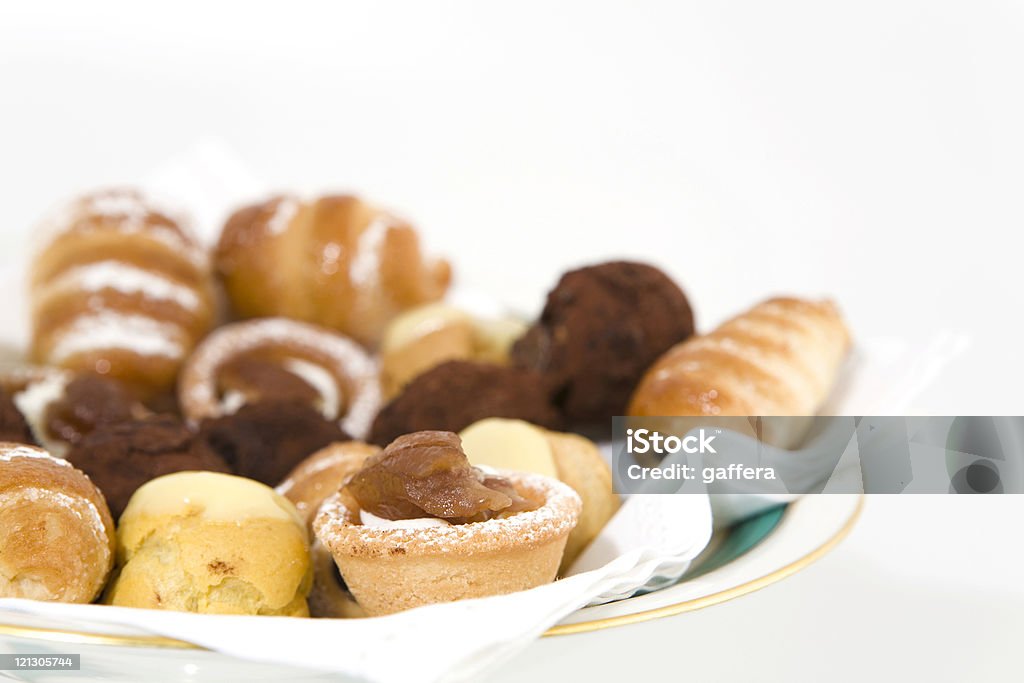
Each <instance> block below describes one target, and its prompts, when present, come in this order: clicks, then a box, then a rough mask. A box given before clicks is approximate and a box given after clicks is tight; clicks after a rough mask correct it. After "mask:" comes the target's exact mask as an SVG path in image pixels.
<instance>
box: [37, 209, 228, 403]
mask: <svg viewBox="0 0 1024 683" xmlns="http://www.w3.org/2000/svg"><path fill="white" fill-rule="evenodd" d="M31 294H32V344H31V347H32V348H31V355H32V358H33V360H34V361H35V362H38V363H43V364H48V365H57V366H61V367H64V368H68V369H71V370H77V371H82V370H87V371H91V372H96V373H98V374H101V375H109V376H111V377H115V378H117V379H120V380H123V381H124V382H126V383H127V384H129V385H132V386H133V388H135V389H137V390H139V391H140V392H141V393H142V394H146V395H150V394H154V393H159V392H163V391H166V390H168V389H170V388H171V387H172V386H173V385H174V382H175V379H176V377H177V372H178V368H179V366H180V365H181V361H182V359H184V357H185V356H186V355H187V354H188V352H189V351H190V350H191V348H192V347H193V346H194V345H195V343H196V341H197V340H198V339H199V338H200V337H201V336H203V335H204V334H205V333H206V332H207V331H208V330H209V329H210V327H211V325H212V324H213V319H214V312H215V304H214V296H213V289H212V279H211V273H210V269H209V267H208V260H207V257H206V254H205V252H204V251H203V249H201V248H200V246H199V245H198V244H197V243H196V241H195V240H194V239H193V238H192V236H191V235H190V234H189V232H187V231H186V229H185V228H184V227H183V226H182V225H181V224H180V223H179V222H177V221H176V220H174V219H173V218H171V217H170V216H168V215H166V214H165V213H162V212H161V211H159V210H158V209H156V208H154V207H153V206H152V205H150V204H149V203H147V201H146V200H145V199H144V198H143V197H142V195H141V194H140V193H138V192H136V191H133V190H108V191H103V192H97V193H95V194H91V195H87V196H85V197H82V198H80V199H78V200H75V201H73V202H71V203H70V204H69V205H67V206H66V207H64V208H63V209H62V210H61V211H60V212H58V213H57V214H56V215H55V216H54V217H52V218H51V220H50V221H49V222H48V225H47V226H45V228H44V230H43V231H42V233H41V237H40V249H39V250H38V252H37V254H36V256H35V258H34V260H33V263H32V275H31Z"/></svg>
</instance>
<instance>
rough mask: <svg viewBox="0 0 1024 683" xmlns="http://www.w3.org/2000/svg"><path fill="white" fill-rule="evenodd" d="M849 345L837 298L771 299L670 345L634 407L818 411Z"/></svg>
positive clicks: (663, 411)
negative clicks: (836, 302)
mask: <svg viewBox="0 0 1024 683" xmlns="http://www.w3.org/2000/svg"><path fill="white" fill-rule="evenodd" d="M849 347H850V334H849V332H848V330H847V328H846V325H845V324H844V323H843V320H842V318H841V317H840V314H839V311H838V309H837V308H836V307H835V305H834V304H833V303H832V302H830V301H808V300H801V299H790V298H779V299H770V300H768V301H765V302H763V303H761V304H758V305H757V306H755V307H754V308H753V309H751V310H750V311H747V312H746V313H743V314H742V315H739V316H737V317H735V318H733V319H732V320H729V321H728V322H726V323H725V324H723V325H722V326H720V327H719V328H718V329H716V330H715V331H713V332H711V333H710V334H707V335H704V336H700V337H693V338H691V339H689V340H687V341H685V342H683V343H681V344H678V345H676V346H674V347H673V348H672V349H670V350H669V351H668V352H667V353H665V354H664V355H663V356H662V357H661V358H660V359H658V361H657V362H656V363H655V364H654V365H653V366H651V368H650V369H648V371H647V373H646V374H645V375H644V377H643V379H642V380H641V382H640V384H639V386H637V388H636V391H635V392H634V394H633V398H632V400H631V401H630V405H629V414H630V415H635V416H659V415H681V416H688V415H709V416H710V415H723V416H731V415H735V416H761V415H763V416H769V415H794V416H804V415H814V414H815V413H817V411H818V409H819V408H820V407H821V405H822V404H823V403H824V401H825V399H826V398H827V397H828V395H829V393H830V392H831V391H832V386H833V384H834V383H835V381H836V378H837V376H838V374H839V371H840V368H841V366H842V364H843V361H844V359H845V358H846V355H847V352H848V351H849Z"/></svg>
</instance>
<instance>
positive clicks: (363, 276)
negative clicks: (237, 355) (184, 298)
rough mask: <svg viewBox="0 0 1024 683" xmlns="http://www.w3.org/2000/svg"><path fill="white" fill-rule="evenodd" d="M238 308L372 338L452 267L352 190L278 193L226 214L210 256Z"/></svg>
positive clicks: (423, 299) (440, 289)
mask: <svg viewBox="0 0 1024 683" xmlns="http://www.w3.org/2000/svg"><path fill="white" fill-rule="evenodd" d="M214 259H215V262H216V268H217V272H218V273H219V274H220V277H221V279H222V280H223V282H224V286H225V288H226V290H227V293H228V297H229V298H230V300H231V304H232V306H233V308H234V310H235V312H236V313H237V314H238V315H239V316H240V317H243V318H257V317H263V316H285V317H287V318H294V319H296V320H304V321H307V322H312V323H317V324H319V325H323V326H324V327H329V328H332V329H335V330H338V331H340V332H343V333H345V334H347V335H349V336H351V337H353V338H354V339H356V340H358V341H359V342H360V343H362V344H365V345H368V346H373V345H376V343H377V342H378V341H379V340H380V336H381V334H382V333H383V332H384V327H385V326H386V325H387V324H388V322H389V321H390V320H391V319H392V318H393V317H394V316H395V315H397V314H398V313H400V312H402V311H404V310H406V309H408V308H412V307H414V306H419V305H420V304H424V303H427V302H430V301H437V300H438V299H440V298H441V297H442V296H444V293H445V291H446V290H447V289H448V284H449V281H450V280H451V269H450V268H449V266H448V263H447V262H446V261H443V260H432V259H428V258H426V257H425V256H424V255H423V253H422V251H421V249H420V242H419V237H418V236H417V235H416V231H415V230H414V229H413V228H412V226H410V225H409V224H408V223H406V222H405V221H403V220H401V219H398V218H395V217H394V216H392V215H390V214H388V213H387V212H385V211H382V210H381V209H379V208H377V207H374V206H372V205H370V204H368V203H366V202H364V201H362V200H360V199H358V198H356V197H349V196H324V197H320V198H319V199H315V200H312V201H302V200H299V199H298V198H296V197H293V196H280V197H274V198H272V199H269V200H267V201H265V202H262V203H260V204H254V205H252V206H247V207H245V208H243V209H240V210H239V211H237V212H236V213H235V214H234V215H232V216H231V217H230V218H229V219H228V222H227V224H226V225H225V226H224V230H223V232H222V233H221V237H220V242H219V243H218V245H217V249H216V252H215V256H214Z"/></svg>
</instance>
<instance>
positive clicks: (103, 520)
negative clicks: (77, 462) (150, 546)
mask: <svg viewBox="0 0 1024 683" xmlns="http://www.w3.org/2000/svg"><path fill="white" fill-rule="evenodd" d="M113 564H114V520H113V519H112V518H111V516H110V510H109V509H108V508H107V503H106V501H105V500H104V499H103V494H102V493H100V491H99V489H97V488H96V486H94V485H93V483H92V482H91V481H89V477H87V476H86V475H85V474H83V473H82V472H80V471H78V470H76V469H75V468H74V467H72V466H71V464H70V463H68V462H67V461H66V460H60V459H59V458H54V457H53V456H51V455H50V454H49V453H47V452H46V451H44V450H42V449H39V448H33V447H30V446H23V445H18V444H10V443H0V598H29V599H32V600H47V601H55V602H79V603H87V602H92V601H93V600H94V599H96V597H97V596H99V594H100V591H101V590H103V586H104V584H106V582H107V576H108V575H109V574H110V570H111V567H112V566H113Z"/></svg>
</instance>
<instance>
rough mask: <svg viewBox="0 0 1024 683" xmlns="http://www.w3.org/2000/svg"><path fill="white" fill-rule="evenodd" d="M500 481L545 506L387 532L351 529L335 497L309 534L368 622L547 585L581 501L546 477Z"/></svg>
mask: <svg viewBox="0 0 1024 683" xmlns="http://www.w3.org/2000/svg"><path fill="white" fill-rule="evenodd" d="M498 474H499V475H500V476H502V477H504V478H506V479H508V480H509V481H510V482H511V483H512V485H513V486H514V487H515V489H516V491H518V492H519V493H520V494H521V495H523V496H524V497H527V498H530V499H532V500H537V501H543V504H542V505H541V506H540V507H539V508H537V509H535V510H531V511H528V512H520V513H516V514H514V515H511V516H509V517H505V518H496V519H491V520H488V521H485V522H475V523H471V524H454V525H449V526H433V527H427V528H414V529H413V528H392V527H387V528H385V527H371V526H364V525H362V524H359V523H356V520H355V519H354V518H353V514H352V513H351V512H350V511H349V510H348V509H347V508H346V507H345V504H344V503H343V502H342V500H341V496H340V495H335V496H332V497H331V498H328V499H327V501H326V502H325V503H324V504H323V506H322V507H321V508H320V513H319V514H318V515H317V518H316V520H315V521H314V523H313V528H314V530H315V532H316V536H317V538H318V539H319V540H320V542H321V543H323V544H324V546H325V547H327V548H328V549H329V550H330V551H331V554H332V555H333V556H334V560H335V562H336V563H337V564H338V568H339V569H340V570H341V574H342V576H343V577H344V578H345V582H346V583H347V584H348V586H349V589H350V590H351V591H352V594H353V595H355V597H356V600H358V602H359V604H360V606H362V607H363V609H365V610H366V613H367V614H368V615H370V616H378V615H382V614H391V613H394V612H399V611H402V610H406V609H412V608H414V607H420V606H422V605H429V604H433V603H438V602H451V601H453V600H464V599H469V598H480V597H486V596H490V595H502V594H505V593H513V592H515V591H520V590H527V589H529V588H534V587H536V586H539V585H542V584H545V583H550V582H551V581H553V580H554V579H555V576H556V574H557V572H558V565H559V562H560V561H561V559H562V553H563V551H564V549H565V543H566V540H567V539H568V536H569V533H570V532H571V531H572V529H573V527H575V526H576V522H577V520H578V519H579V514H580V507H581V502H580V498H579V496H578V495H577V494H576V492H575V491H573V490H572V489H571V488H569V487H568V486H567V485H565V484H563V483H561V482H559V481H555V480H553V479H549V478H547V477H542V476H539V475H534V474H524V473H522V472H510V471H500V472H498Z"/></svg>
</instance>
